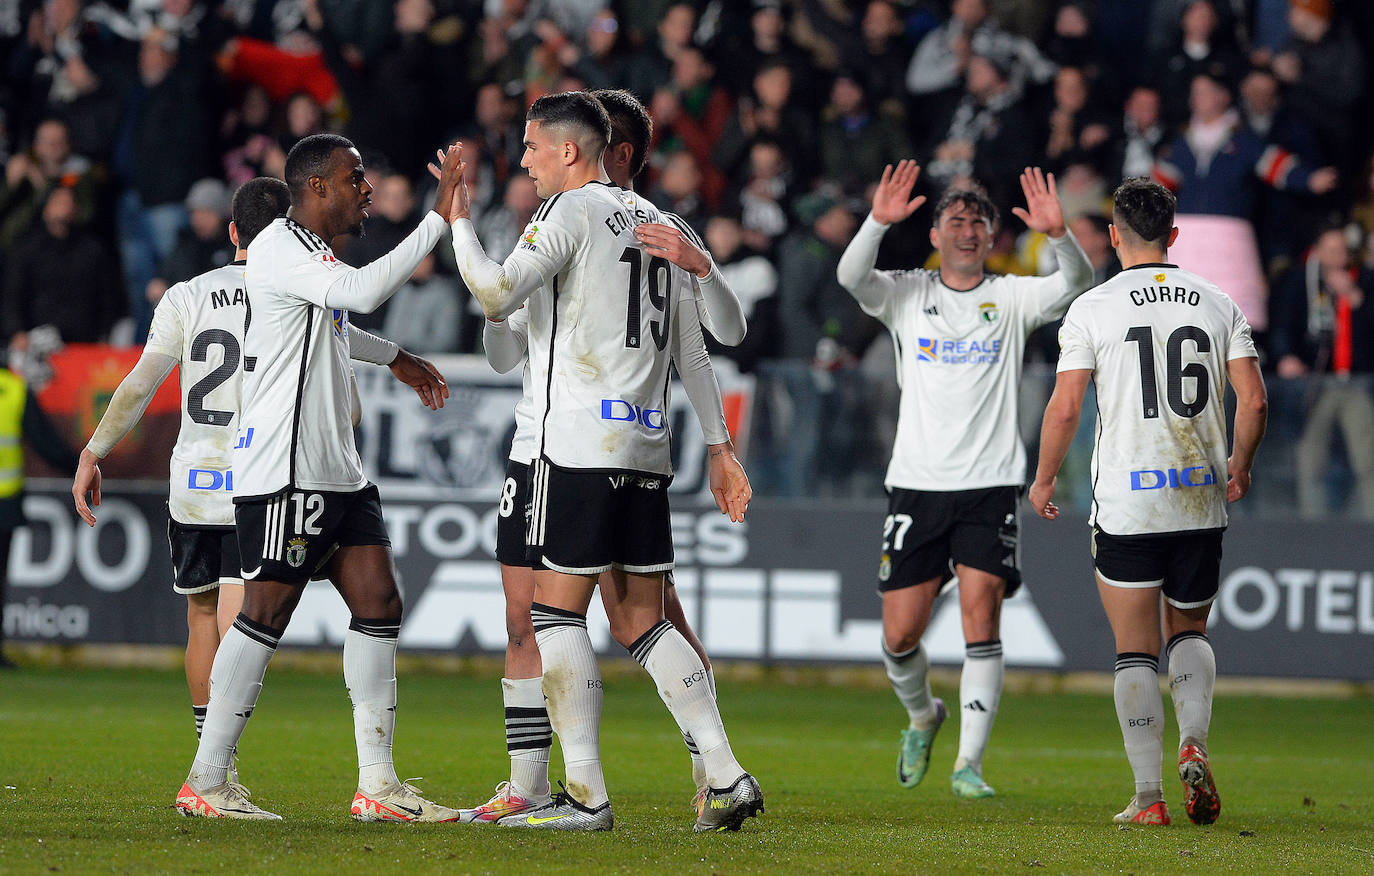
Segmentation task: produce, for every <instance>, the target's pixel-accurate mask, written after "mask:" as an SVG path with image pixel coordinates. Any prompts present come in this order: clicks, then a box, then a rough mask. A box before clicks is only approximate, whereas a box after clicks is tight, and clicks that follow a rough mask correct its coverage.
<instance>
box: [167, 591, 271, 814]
mask: <svg viewBox="0 0 1374 876" xmlns="http://www.w3.org/2000/svg"><path fill="white" fill-rule="evenodd" d="M281 634H282V631H281V630H275V629H272V628H271V627H269V626H265V625H263V624H259V623H254V622H253V621H251V620H249V619H248V618H247V617H245V616H244V615H242V614H240V615H239V616H238V617H237V618H235V619H234V624H233V626H231V627H230V628H229V629H228V631H227V632H225V634H224V638H223V639H221V640H220V643H219V648H218V649H217V650H216V651H215V662H214V663H213V664H212V665H211V667H210V702H209V704H207V705H206V707H205V724H204V725H203V726H202V728H201V733H200V745H199V746H198V747H197V748H196V758H195V760H194V761H193V762H192V763H191V773H190V775H189V776H187V778H186V781H187V782H188V783H189V784H190V785H191V787H192V788H194V789H196V790H198V791H205V790H208V789H210V788H213V787H216V786H217V785H223V784H224V783H225V782H227V781H228V780H229V767H230V765H231V764H232V763H233V762H234V749H235V748H236V747H237V746H238V744H239V737H241V736H243V729H244V727H246V726H247V725H248V719H249V717H251V716H252V714H253V709H254V707H256V706H257V704H258V694H260V693H261V692H262V678H263V676H264V675H266V674H267V664H268V663H270V662H271V661H272V655H273V654H275V653H276V650H277V643H278V642H280V641H281Z"/></svg>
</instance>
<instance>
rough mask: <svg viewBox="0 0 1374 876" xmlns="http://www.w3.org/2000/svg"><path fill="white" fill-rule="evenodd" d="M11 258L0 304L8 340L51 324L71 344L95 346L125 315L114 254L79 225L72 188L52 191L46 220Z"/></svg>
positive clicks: (7, 266) (46, 204) (44, 216)
mask: <svg viewBox="0 0 1374 876" xmlns="http://www.w3.org/2000/svg"><path fill="white" fill-rule="evenodd" d="M6 261H7V264H6V265H5V286H4V290H5V291H4V299H3V302H0V325H3V336H4V337H5V338H6V339H13V338H14V337H15V336H16V335H20V334H23V333H25V332H28V331H29V330H30V329H34V328H37V327H38V326H41V325H51V326H55V327H56V328H57V330H58V333H59V334H60V335H61V337H62V340H63V341H64V342H65V343H69V344H73V343H75V344H93V343H95V342H96V341H99V340H100V339H101V338H103V337H104V336H105V334H106V333H108V332H109V331H110V328H111V326H113V325H114V323H115V320H116V319H118V318H119V317H120V316H121V315H122V314H123V313H124V305H123V298H124V296H123V295H121V294H120V290H119V287H118V286H117V285H116V281H115V276H116V275H115V273H114V271H113V270H111V259H110V252H109V250H108V249H106V247H105V245H104V244H103V243H101V241H100V239H99V238H97V237H96V236H95V235H94V234H92V233H91V232H89V231H86V230H84V229H82V228H80V227H78V226H77V225H76V196H75V195H74V194H73V193H72V190H71V189H68V188H63V187H61V186H59V187H57V188H55V189H53V190H52V191H51V192H49V193H48V199H47V201H45V202H44V204H43V214H42V222H41V223H40V224H39V226H38V227H37V228H35V229H34V230H33V231H32V232H31V233H30V234H29V236H28V237H26V238H25V239H24V240H22V241H20V243H19V244H18V245H17V246H15V248H14V251H13V253H12V254H11V255H10V257H9V258H8V259H7V260H6Z"/></svg>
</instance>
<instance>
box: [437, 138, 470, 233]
mask: <svg viewBox="0 0 1374 876" xmlns="http://www.w3.org/2000/svg"><path fill="white" fill-rule="evenodd" d="M435 155H436V156H437V157H438V162H437V163H436V162H433V161H431V162H430V163H429V164H428V165H427V169H428V170H429V175H430V176H432V177H434V178H435V179H437V180H438V181H439V189H438V191H436V192H435V193H434V212H436V213H438V214H439V215H440V216H443V217H444V221H446V222H449V223H453V222H456V221H458V220H459V219H467V218H469V217H471V216H472V204H471V202H470V201H469V199H468V187H467V182H466V181H465V180H464V178H463V172H464V171H465V170H466V169H467V163H466V162H465V161H463V143H462V141H458V142H455V143H454V144H453V145H452V146H449V147H448V149H447V150H444V149H439V150H437V151H436V152H435Z"/></svg>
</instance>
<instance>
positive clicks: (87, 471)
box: [72, 450, 100, 526]
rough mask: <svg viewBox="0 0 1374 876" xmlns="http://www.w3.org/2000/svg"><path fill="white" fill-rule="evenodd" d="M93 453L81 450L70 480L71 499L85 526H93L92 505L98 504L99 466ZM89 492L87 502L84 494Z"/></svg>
mask: <svg viewBox="0 0 1374 876" xmlns="http://www.w3.org/2000/svg"><path fill="white" fill-rule="evenodd" d="M98 462H99V460H98V459H96V456H95V454H94V453H92V452H91V451H89V450H82V451H81V462H80V464H78V465H77V467H76V477H75V479H74V480H73V482H72V500H73V501H74V502H75V503H76V513H77V514H79V515H81V519H82V520H84V521H86V525H87V526H95V513H94V512H93V511H91V508H92V507H99V506H100V466H99V465H97V463H98ZM87 493H90V496H91V498H90V503H89V504H87V501H86V494H87Z"/></svg>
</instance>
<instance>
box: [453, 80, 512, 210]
mask: <svg viewBox="0 0 1374 876" xmlns="http://www.w3.org/2000/svg"><path fill="white" fill-rule="evenodd" d="M516 112H517V107H516V102H515V100H514V99H513V98H512V97H511V96H510V94H509V93H508V92H507V91H506V90H505V89H504V88H503V87H502V86H501V85H500V84H499V83H496V82H484V83H482V85H481V87H479V88H478V89H477V105H476V106H475V107H474V108H473V116H474V118H473V121H474V122H475V123H476V130H475V131H473V132H472V133H470V134H469V135H468V136H466V137H464V138H463V148H464V150H466V149H467V148H468V147H470V146H472V145H473V143H474V141H477V142H476V145H477V146H478V147H479V148H480V149H481V151H482V158H483V160H485V161H486V162H487V164H488V165H489V166H490V167H491V172H492V184H493V185H495V186H504V185H505V184H506V181H507V180H509V179H510V178H511V173H512V171H513V170H518V169H519V167H520V153H522V152H523V151H524V149H525V147H524V145H523V144H522V142H521V130H520V126H519V125H518V124H517V123H516ZM466 160H467V161H469V163H471V159H466ZM516 175H517V176H518V175H519V174H518V173H517V174H516Z"/></svg>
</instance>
